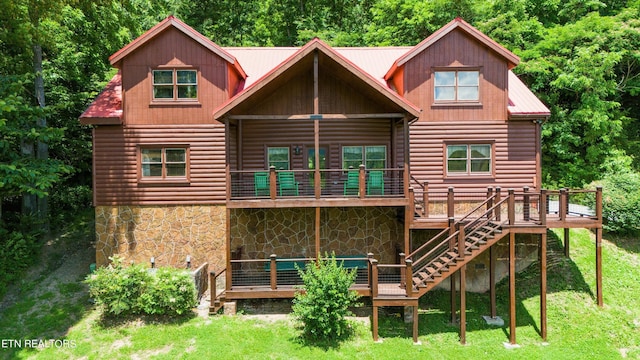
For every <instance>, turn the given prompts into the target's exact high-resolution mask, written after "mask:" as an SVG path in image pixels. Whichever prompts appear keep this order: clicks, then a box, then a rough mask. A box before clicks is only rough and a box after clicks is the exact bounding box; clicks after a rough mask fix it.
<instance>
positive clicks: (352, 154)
mask: <svg viewBox="0 0 640 360" xmlns="http://www.w3.org/2000/svg"><path fill="white" fill-rule="evenodd" d="M360 164H364V166H365V168H367V169H384V168H385V167H386V165H387V147H386V146H385V145H374V146H343V147H342V168H343V169H348V168H350V167H352V168H354V169H356V168H358V167H359V166H360Z"/></svg>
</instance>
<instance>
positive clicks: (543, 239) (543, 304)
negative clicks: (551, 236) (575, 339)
mask: <svg viewBox="0 0 640 360" xmlns="http://www.w3.org/2000/svg"><path fill="white" fill-rule="evenodd" d="M539 253H540V336H541V337H542V341H547V233H544V234H540V251H539Z"/></svg>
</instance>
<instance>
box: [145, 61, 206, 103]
mask: <svg viewBox="0 0 640 360" xmlns="http://www.w3.org/2000/svg"><path fill="white" fill-rule="evenodd" d="M197 98H198V72H197V71H196V70H177V69H171V70H170V69H167V70H153V99H154V100H195V99H197Z"/></svg>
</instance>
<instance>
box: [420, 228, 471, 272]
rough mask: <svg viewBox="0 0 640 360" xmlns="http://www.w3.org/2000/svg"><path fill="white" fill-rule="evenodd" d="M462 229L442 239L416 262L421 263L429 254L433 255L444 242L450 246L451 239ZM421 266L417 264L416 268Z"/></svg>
mask: <svg viewBox="0 0 640 360" xmlns="http://www.w3.org/2000/svg"><path fill="white" fill-rule="evenodd" d="M459 233H460V231H456V232H454V233H453V234H451V235H449V236H448V237H447V238H446V239H444V240H443V241H441V242H440V243H439V244H438V245H436V246H434V247H433V249H431V250H429V252H427V253H426V254H424V255H422V257H420V258H419V259H418V260H416V261H414V263H415V264H419V263H421V262H422V261H423V260H424V259H426V258H427V257H428V256H429V255H432V254H433V253H434V252H435V251H436V250H437V249H439V248H440V246H442V245H443V244H447V247H448V245H449V244H448V242H449V240H451V239H452V238H455V237H457V236H458V235H459ZM419 268H421V267H420V266H416V269H419Z"/></svg>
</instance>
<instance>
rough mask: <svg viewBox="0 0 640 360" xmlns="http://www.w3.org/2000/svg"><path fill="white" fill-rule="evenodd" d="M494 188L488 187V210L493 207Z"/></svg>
mask: <svg viewBox="0 0 640 360" xmlns="http://www.w3.org/2000/svg"><path fill="white" fill-rule="evenodd" d="M492 197H493V188H491V186H489V187H487V211H488V210H489V209H491V208H492V207H493V199H492Z"/></svg>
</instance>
